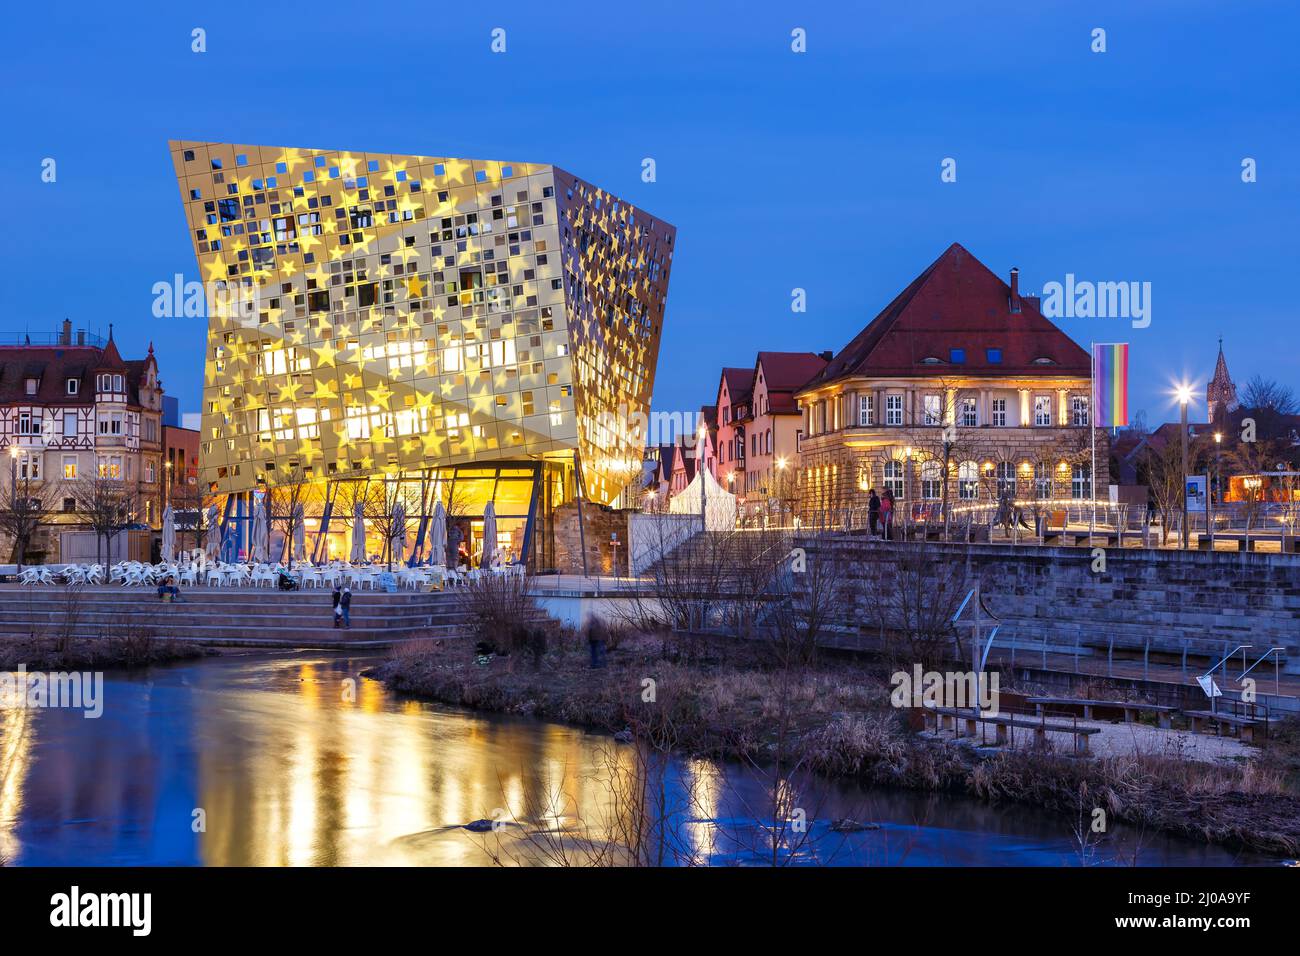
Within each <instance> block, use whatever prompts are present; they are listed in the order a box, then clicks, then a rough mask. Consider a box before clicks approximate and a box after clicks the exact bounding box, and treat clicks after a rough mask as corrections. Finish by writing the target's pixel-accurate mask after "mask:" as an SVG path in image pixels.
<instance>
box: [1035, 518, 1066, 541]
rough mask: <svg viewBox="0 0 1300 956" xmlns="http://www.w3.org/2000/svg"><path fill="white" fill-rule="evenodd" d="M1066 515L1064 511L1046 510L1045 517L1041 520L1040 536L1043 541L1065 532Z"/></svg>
mask: <svg viewBox="0 0 1300 956" xmlns="http://www.w3.org/2000/svg"><path fill="white" fill-rule="evenodd" d="M1067 520H1068V519H1067V515H1066V513H1065V512H1064V511H1051V512H1048V514H1047V517H1046V518H1044V519H1043V520H1042V531H1041V532H1040V537H1041V538H1042V539H1043V540H1044V541H1051V540H1053V539H1055V538H1059V537H1061V536H1062V535H1064V534H1065V525H1066V523H1067Z"/></svg>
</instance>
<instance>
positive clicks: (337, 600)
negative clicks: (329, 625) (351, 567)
mask: <svg viewBox="0 0 1300 956" xmlns="http://www.w3.org/2000/svg"><path fill="white" fill-rule="evenodd" d="M342 602H343V591H342V589H340V588H339V586H338V584H337V583H336V584H335V585H334V626H335V627H338V626H339V625H340V624H342V622H343V608H342Z"/></svg>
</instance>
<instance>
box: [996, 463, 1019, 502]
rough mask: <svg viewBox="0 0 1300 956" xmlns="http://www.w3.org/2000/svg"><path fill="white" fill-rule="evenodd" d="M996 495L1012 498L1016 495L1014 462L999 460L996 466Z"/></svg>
mask: <svg viewBox="0 0 1300 956" xmlns="http://www.w3.org/2000/svg"><path fill="white" fill-rule="evenodd" d="M997 475H998V497H999V498H1014V497H1015V496H1016V463H1015V462H1014V461H1000V462H998V468H997Z"/></svg>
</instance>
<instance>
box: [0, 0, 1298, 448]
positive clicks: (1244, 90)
mask: <svg viewBox="0 0 1300 956" xmlns="http://www.w3.org/2000/svg"><path fill="white" fill-rule="evenodd" d="M332 10H337V12H330V11H332ZM5 16H6V31H5V32H6V34H7V37H6V43H5V56H4V58H3V62H0V73H2V74H3V78H4V91H5V96H4V107H3V109H4V112H5V122H4V124H3V129H2V131H0V137H3V149H0V183H3V199H4V205H5V211H6V214H7V215H6V221H7V223H8V227H7V228H6V229H4V230H3V231H0V254H2V255H3V262H4V277H5V281H4V282H2V283H0V310H2V313H3V317H2V318H0V330H3V331H20V332H21V331H23V330H29V331H42V332H44V331H52V330H53V329H54V328H55V326H56V325H57V323H58V322H60V321H61V320H62V319H63V318H64V317H65V316H67V317H69V318H71V319H72V320H73V322H74V324H76V325H78V326H81V325H86V326H88V327H90V328H92V329H95V328H98V329H100V330H106V328H107V325H108V323H109V322H112V323H114V325H115V330H116V337H117V339H118V341H119V344H120V346H121V347H122V351H123V353H124V354H125V355H126V356H127V357H135V356H139V355H142V354H143V352H144V349H145V347H146V345H147V342H148V341H149V340H153V341H154V343H155V345H156V351H157V355H158V359H159V363H160V365H161V370H162V375H163V380H164V384H165V386H166V388H167V391H168V392H169V393H172V394H176V395H178V396H179V397H180V400H181V407H182V409H183V410H189V411H196V410H198V407H199V399H200V392H201V383H202V371H203V369H202V365H203V342H204V330H203V323H202V320H199V319H166V320H164V319H155V318H154V317H153V315H152V312H151V305H152V301H153V295H152V292H151V288H152V286H153V284H154V283H155V282H158V281H160V280H170V279H171V277H172V275H173V274H174V273H177V272H180V273H184V274H185V275H186V277H187V278H190V279H195V278H197V270H196V266H195V262H194V256H193V253H192V251H191V247H190V243H189V238H188V236H187V234H186V229H185V223H184V220H183V217H182V212H181V203H180V199H179V196H178V191H177V187H176V184H175V180H174V177H173V173H172V166H171V161H170V157H169V155H168V151H167V140H168V139H169V138H176V139H195V140H212V141H230V142H242V143H256V144H267V145H289V146H303V147H322V148H338V149H357V150H373V151H388V152H393V153H414V154H424V155H449V156H461V157H470V158H496V159H517V160H525V161H535V162H550V163H555V164H557V165H561V166H564V167H565V168H567V169H569V170H571V171H572V172H574V173H576V174H578V175H580V176H583V177H584V178H587V179H589V180H591V181H594V182H596V183H599V184H600V185H602V186H604V187H605V188H607V189H609V190H610V191H612V192H614V193H617V194H619V195H621V196H623V197H624V198H626V199H628V200H629V201H631V202H633V203H635V204H637V205H640V206H643V207H644V208H645V209H647V210H648V211H649V212H651V213H653V214H655V215H657V216H660V217H661V218H664V219H666V220H668V221H669V222H672V223H673V224H674V225H676V226H677V227H678V245H677V250H676V256H675V261H674V268H673V273H672V278H671V284H670V290H669V298H668V309H667V317H666V322H665V331H664V339H663V347H662V351H661V354H660V362H659V371H658V379H657V382H656V387H655V405H656V407H657V408H659V409H661V410H664V411H674V410H685V409H692V408H698V407H699V406H700V405H701V404H706V403H710V402H712V400H713V397H714V392H715V389H716V384H717V378H718V370H719V368H720V367H721V366H722V365H724V364H725V365H748V364H751V363H752V362H753V360H754V352H755V351H756V350H758V349H760V348H761V349H777V350H812V351H820V350H822V349H827V348H830V349H839V348H840V347H842V346H843V345H844V344H845V343H846V342H847V341H848V340H849V339H850V338H851V337H852V336H853V335H854V334H855V333H856V332H857V331H858V330H859V329H860V328H861V327H862V326H863V325H864V324H865V323H866V322H867V321H868V320H869V319H870V318H871V317H872V316H873V315H875V313H876V312H878V311H879V310H880V309H881V308H882V307H883V306H884V305H885V304H886V303H887V302H888V301H889V299H890V298H892V297H893V296H894V295H895V294H896V293H897V292H898V291H899V290H900V289H902V288H903V286H904V285H906V284H907V283H908V282H909V281H910V280H911V279H912V278H913V277H914V276H915V275H916V274H917V273H918V272H920V271H921V270H922V269H923V268H924V267H925V266H926V265H928V264H929V263H930V262H931V261H932V260H933V259H934V258H935V257H937V256H938V255H939V254H940V253H941V252H942V251H943V250H944V249H945V248H946V247H947V246H948V245H949V244H950V243H951V242H954V241H957V242H961V243H962V244H963V245H965V246H966V247H967V248H968V249H969V250H970V251H971V252H972V253H974V254H975V255H976V256H977V257H979V258H980V259H982V260H983V261H984V262H985V263H987V264H988V265H989V266H990V267H991V268H992V269H993V270H994V271H995V272H997V273H998V274H999V275H1005V274H1006V273H1007V272H1008V270H1009V269H1010V268H1011V267H1012V266H1018V267H1019V268H1020V274H1021V286H1022V289H1023V290H1024V291H1026V292H1034V291H1038V290H1040V289H1041V288H1042V287H1043V285H1044V284H1046V283H1047V282H1050V281H1058V282H1063V281H1064V279H1065V276H1066V274H1067V273H1073V274H1074V275H1076V276H1077V277H1078V278H1079V279H1086V280H1092V281H1138V282H1150V283H1151V290H1152V293H1151V324H1150V326H1149V327H1148V328H1145V329H1134V328H1132V327H1131V325H1130V323H1129V321H1127V320H1123V319H1072V320H1063V321H1062V322H1061V324H1062V326H1063V327H1064V328H1065V329H1066V330H1067V331H1068V332H1070V333H1071V334H1072V335H1073V336H1074V337H1075V338H1076V340H1078V341H1080V342H1081V343H1082V344H1084V345H1085V346H1086V345H1087V343H1088V342H1089V341H1090V340H1097V341H1129V342H1131V343H1132V359H1133V368H1132V397H1131V401H1132V405H1133V407H1134V408H1135V409H1136V408H1143V409H1146V411H1147V414H1148V417H1149V419H1150V421H1151V424H1153V425H1154V424H1156V423H1158V422H1159V421H1162V420H1165V419H1166V418H1169V417H1172V416H1173V414H1174V413H1173V411H1172V410H1171V407H1170V403H1169V401H1168V398H1167V395H1166V393H1167V391H1168V387H1169V383H1170V382H1171V381H1172V380H1174V379H1176V378H1181V377H1183V376H1186V377H1187V378H1188V379H1189V380H1192V381H1195V382H1196V383H1197V384H1198V385H1200V386H1202V388H1203V386H1204V383H1205V382H1206V380H1207V379H1208V377H1209V376H1210V374H1211V372H1212V370H1213V363H1214V358H1215V354H1216V339H1217V337H1218V335H1219V334H1220V333H1222V335H1223V336H1224V340H1225V342H1224V347H1225V351H1226V353H1227V356H1228V360H1229V367H1230V369H1231V370H1232V373H1233V376H1234V378H1236V379H1237V380H1238V383H1239V384H1240V383H1242V382H1244V381H1245V380H1246V379H1247V378H1249V377H1250V376H1251V375H1252V374H1255V373H1260V374H1263V375H1265V376H1268V377H1271V378H1277V379H1282V380H1284V381H1286V382H1288V383H1290V384H1292V385H1297V386H1300V306H1298V305H1297V301H1296V295H1295V291H1294V290H1293V289H1292V288H1291V286H1289V285H1288V284H1287V283H1288V282H1289V281H1293V278H1294V276H1295V274H1296V268H1297V245H1296V243H1295V242H1294V232H1295V228H1296V225H1297V222H1298V220H1300V217H1298V216H1297V213H1298V212H1300V198H1298V192H1300V191H1298V190H1297V184H1298V183H1300V132H1298V126H1297V100H1296V96H1297V91H1300V82H1298V77H1300V68H1298V67H1297V63H1300V45H1298V43H1297V39H1298V36H1297V34H1298V31H1297V27H1300V11H1298V10H1297V5H1296V4H1295V3H1294V2H1246V0H1242V2H1231V3H1229V2H1202V0H1170V2H1166V0H1141V2H1133V0H1123V2H1080V3H1055V2H1052V3H1042V2H1025V3H1001V2H987V0H981V2H979V3H971V2H968V0H960V2H948V0H943V2H925V0H921V2H916V3H907V4H884V3H821V4H817V3H811V4H810V3H790V2H784V3H773V2H763V0H744V2H711V0H694V2H688V3H680V2H647V3H639V2H636V3H616V2H603V3H588V2H571V0H553V2H548V3H536V2H532V3H514V2H498V3H492V4H476V3H464V4H431V3H408V2H397V0H385V2H376V3H364V2H356V3H348V4H338V5H334V4H330V3H328V2H322V3H317V4H310V5H308V4H296V3H295V4H269V3H244V2H229V3H221V4H202V5H201V4H194V3H168V4H151V3H142V4H132V5H104V4H93V5H92V4H87V3H84V2H82V3H59V4H54V3H45V4H19V5H15V6H13V7H10V8H8V9H7V10H6V14H5ZM195 27H202V28H203V29H205V30H206V32H207V52H206V53H202V54H197V53H194V52H192V51H191V30H192V29H193V28H195ZM495 27H501V28H504V29H505V30H506V52H505V53H504V54H494V53H492V52H491V50H490V48H489V44H490V40H491V37H490V33H491V31H492V29H493V28H495ZM796 27H799V28H803V29H805V30H806V31H807V52H806V53H803V54H796V53H794V52H792V51H791V35H790V34H791V30H792V29H794V28H796ZM1098 27H1100V28H1103V29H1104V30H1105V31H1106V52H1104V53H1094V52H1092V50H1091V46H1092V44H1093V39H1092V31H1093V30H1094V28H1098ZM46 157H50V158H53V159H55V160H56V161H57V181H56V182H54V183H43V182H42V181H41V163H42V160H43V159H45V158H46ZM645 157H651V158H653V159H654V160H655V162H656V164H657V181H656V182H654V183H644V182H642V181H641V162H642V160H643V158H645ZM948 157H951V158H953V159H955V160H956V162H957V181H956V182H954V183H943V182H941V181H940V164H941V162H942V160H944V159H945V158H948ZM1246 157H1250V158H1253V159H1254V160H1256V162H1257V170H1258V171H1257V176H1258V181H1257V182H1255V183H1251V184H1246V183H1243V182H1242V178H1241V172H1242V170H1241V164H1242V160H1243V159H1244V158H1246ZM796 287H798V288H803V289H806V290H807V302H808V310H807V312H806V313H804V314H802V315H795V314H793V313H792V312H791V310H790V297H791V290H792V289H794V288H796ZM1200 412H1201V413H1202V414H1203V413H1204V408H1203V407H1201V409H1200Z"/></svg>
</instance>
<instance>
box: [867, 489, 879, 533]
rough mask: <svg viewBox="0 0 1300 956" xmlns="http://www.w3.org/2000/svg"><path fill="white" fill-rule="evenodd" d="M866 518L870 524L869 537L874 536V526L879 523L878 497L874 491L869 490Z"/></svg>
mask: <svg viewBox="0 0 1300 956" xmlns="http://www.w3.org/2000/svg"><path fill="white" fill-rule="evenodd" d="M867 518H868V519H869V520H870V522H871V537H873V538H874V537H875V536H876V525H877V524H879V523H880V497H879V496H878V495H877V494H876V489H875V488H872V489H871V499H870V500H869V501H868V502H867Z"/></svg>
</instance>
